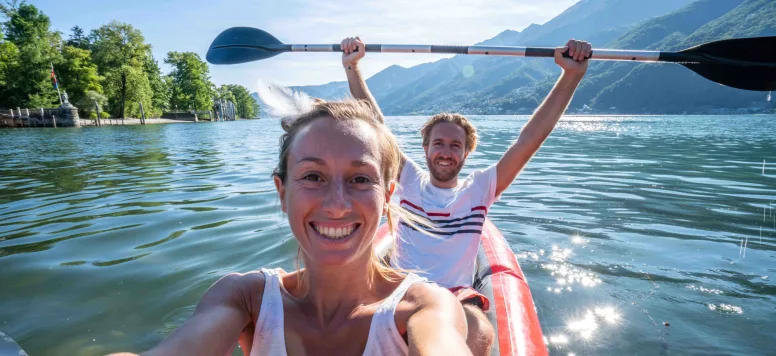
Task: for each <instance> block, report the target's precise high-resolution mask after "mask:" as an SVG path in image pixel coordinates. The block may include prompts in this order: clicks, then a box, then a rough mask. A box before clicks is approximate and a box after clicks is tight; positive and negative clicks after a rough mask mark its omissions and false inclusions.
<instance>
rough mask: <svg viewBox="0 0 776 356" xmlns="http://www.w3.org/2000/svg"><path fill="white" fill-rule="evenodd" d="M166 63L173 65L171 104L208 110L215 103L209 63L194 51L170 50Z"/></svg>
mask: <svg viewBox="0 0 776 356" xmlns="http://www.w3.org/2000/svg"><path fill="white" fill-rule="evenodd" d="M164 62H165V63H167V64H169V65H171V66H172V67H173V69H172V71H171V72H170V74H169V77H170V78H171V82H172V87H171V88H172V90H171V97H170V104H171V105H174V106H177V107H178V108H180V109H184V110H185V109H195V110H208V109H210V108H211V107H212V105H213V96H214V95H215V94H216V93H214V90H213V83H211V82H210V70H209V69H208V65H207V63H205V62H203V61H202V59H201V58H200V57H199V55H197V54H196V53H193V52H183V53H180V52H169V53H167V59H165V60H164Z"/></svg>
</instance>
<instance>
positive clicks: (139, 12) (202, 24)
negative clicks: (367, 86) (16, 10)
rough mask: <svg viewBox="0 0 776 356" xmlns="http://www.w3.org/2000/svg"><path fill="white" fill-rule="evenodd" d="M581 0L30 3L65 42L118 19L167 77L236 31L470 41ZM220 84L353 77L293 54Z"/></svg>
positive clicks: (221, 69)
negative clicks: (138, 35) (179, 60)
mask: <svg viewBox="0 0 776 356" xmlns="http://www.w3.org/2000/svg"><path fill="white" fill-rule="evenodd" d="M577 1H578V0H542V1H539V0H378V1H373V0H341V1H325V0H221V1H213V0H129V1H127V0H108V1H106V0H28V1H27V2H28V3H29V4H33V5H35V6H37V7H38V8H40V9H41V10H42V11H43V12H44V13H45V14H46V15H48V16H49V18H51V24H52V28H53V29H54V30H58V31H60V32H62V33H63V37H64V38H67V37H68V36H69V34H70V29H71V28H72V27H73V26H76V25H77V26H80V27H81V28H83V29H84V30H85V32H87V33H88V32H89V31H91V30H92V29H95V28H97V27H99V26H101V25H104V24H106V23H108V22H110V21H111V20H118V21H122V22H126V23H129V24H131V25H133V26H135V27H136V28H138V29H139V30H140V31H142V33H143V35H144V36H145V39H146V42H148V43H150V44H151V45H152V46H153V54H154V57H156V59H157V60H158V61H159V63H160V65H161V67H162V71H163V72H167V71H169V66H167V65H165V64H164V63H163V62H164V58H166V57H167V52H169V51H179V52H184V51H191V52H195V53H197V54H199V55H200V57H201V58H202V59H203V60H204V58H205V53H207V48H208V46H209V45H210V43H211V42H212V41H213V39H215V37H216V36H217V35H218V34H219V33H221V31H223V30H225V29H227V28H229V27H233V26H250V27H256V28H260V29H262V30H265V31H267V32H269V33H271V34H272V35H274V36H275V37H277V38H278V39H280V40H281V41H282V42H283V43H287V44H320V43H326V44H329V43H339V42H340V41H341V40H342V39H343V38H345V37H349V36H360V37H361V38H362V39H363V40H364V42H365V43H367V45H368V44H369V43H381V44H438V45H445V44H447V45H453V44H456V45H468V44H474V43H477V42H480V41H483V40H486V39H489V38H491V37H494V36H495V35H497V34H499V33H500V32H502V31H504V30H506V29H512V30H517V31H519V30H522V29H524V28H525V27H527V26H528V25H530V24H531V23H537V24H542V23H544V22H547V21H548V20H550V19H552V18H553V17H555V16H556V15H558V14H560V13H561V12H563V10H565V9H567V8H568V7H569V6H571V5H573V4H574V3H576V2H577ZM440 58H443V56H441V55H431V54H395V53H391V54H388V53H386V54H380V53H370V54H369V55H367V58H365V59H364V60H362V62H361V63H360V67H361V69H362V72H363V73H364V74H365V75H366V76H367V77H369V76H371V75H373V74H375V73H377V72H379V71H380V70H382V69H385V68H386V67H388V66H391V65H394V64H398V65H401V66H404V67H409V66H413V65H417V64H420V63H424V62H432V61H435V60H438V59H440ZM210 74H211V80H212V81H213V83H215V84H216V85H221V84H240V85H243V86H245V87H247V88H248V89H249V90H251V91H255V89H256V86H257V83H258V80H259V79H262V80H271V81H274V82H276V83H278V84H281V85H286V86H291V85H315V84H324V83H328V82H332V81H342V80H345V76H344V73H343V71H342V64H341V60H340V55H338V54H335V53H285V54H281V55H279V56H276V57H273V58H270V59H267V60H263V61H258V62H251V63H246V64H239V65H228V66H225V65H210Z"/></svg>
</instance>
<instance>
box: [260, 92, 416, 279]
mask: <svg viewBox="0 0 776 356" xmlns="http://www.w3.org/2000/svg"><path fill="white" fill-rule="evenodd" d="M322 117H330V118H332V119H334V120H335V121H338V122H355V121H360V122H364V123H366V124H368V125H369V126H370V127H371V128H372V129H373V130H375V133H376V135H375V137H376V138H377V141H378V142H377V143H378V145H379V152H380V173H381V175H382V176H381V179H382V183H383V188H384V189H386V190H388V189H390V184H391V182H393V181H394V178H395V177H396V176H397V175H398V173H399V166H400V164H401V151H400V150H399V143H398V141H397V140H396V137H395V136H394V135H393V133H391V131H390V130H389V129H388V128H387V127H386V126H385V125H384V124H383V123H382V122H380V121H379V118H378V116H377V113H376V112H375V110H373V108H372V106H371V105H370V104H369V103H368V102H366V101H363V100H355V99H346V100H342V101H333V102H324V101H321V100H316V103H315V104H314V105H313V109H312V110H311V111H308V112H306V113H304V114H302V115H300V116H298V117H296V118H292V119H291V120H283V121H282V126H283V130H284V131H285V133H284V134H283V135H281V136H280V153H279V156H278V166H277V167H276V168H275V170H274V171H273V173H272V174H273V175H274V176H276V177H278V178H279V179H280V181H281V182H283V184H285V182H286V178H287V174H288V155H289V152H290V150H291V145H292V143H293V142H294V138H295V137H296V135H297V134H298V133H299V131H301V129H302V128H304V127H305V126H307V125H309V124H310V123H311V122H313V121H314V120H316V119H318V118H322ZM387 203H388V210H387V211H386V218H387V220H388V221H387V223H388V226H389V230H390V232H391V237H394V236H395V229H394V227H395V226H396V225H395V223H396V222H398V221H396V220H394V219H395V218H399V219H402V220H403V221H405V222H406V223H408V224H410V225H411V226H414V227H417V226H418V225H423V226H428V227H430V222H429V221H427V220H424V219H423V218H421V217H418V216H416V215H413V214H410V213H408V212H406V211H405V210H403V209H402V208H401V207H399V206H398V205H397V204H396V203H393V202H390V201H389V202H387ZM299 251H300V252H301V248H300V250H299ZM390 251H391V252H390V253H391V254H395V249H391V250H390ZM370 253H371V258H370V261H371V262H370V267H369V276H368V282H369V283H370V284H371V283H372V282H373V281H374V275H375V273H377V274H379V275H380V276H381V277H382V278H384V279H386V280H389V281H396V280H399V279H400V278H403V277H404V276H405V275H406V273H407V272H408V271H406V270H402V269H398V268H394V267H391V266H389V265H388V264H386V263H384V261H383V260H382V259H381V257H380V256H377V255H376V254H375V251H374V248H372V249H371V251H370ZM386 257H387V258H389V259H393V258H395V257H396V256H395V255H393V256H386ZM297 265H298V266H297V267H298V269H299V270H300V274H301V273H302V272H301V271H302V269H301V268H300V267H301V264H300V263H299V260H298V258H297ZM303 280H304V278H299V281H300V283H302V281H303Z"/></svg>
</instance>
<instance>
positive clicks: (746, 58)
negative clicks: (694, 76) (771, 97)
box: [679, 37, 776, 91]
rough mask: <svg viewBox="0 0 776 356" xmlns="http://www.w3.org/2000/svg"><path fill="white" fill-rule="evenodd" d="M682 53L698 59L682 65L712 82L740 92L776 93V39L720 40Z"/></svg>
mask: <svg viewBox="0 0 776 356" xmlns="http://www.w3.org/2000/svg"><path fill="white" fill-rule="evenodd" d="M679 53H682V54H689V55H693V56H694V57H699V59H701V60H700V61H698V62H694V61H693V62H689V63H682V65H684V66H685V67H687V68H689V69H691V70H692V71H694V72H695V73H698V74H700V75H701V76H703V77H704V78H706V79H709V80H711V81H714V82H717V83H720V84H723V85H727V86H730V87H733V88H738V89H746V90H757V91H770V90H776V37H753V38H740V39H729V40H721V41H715V42H710V43H706V44H702V45H700V46H697V47H693V48H688V49H686V50H684V51H681V52H679Z"/></svg>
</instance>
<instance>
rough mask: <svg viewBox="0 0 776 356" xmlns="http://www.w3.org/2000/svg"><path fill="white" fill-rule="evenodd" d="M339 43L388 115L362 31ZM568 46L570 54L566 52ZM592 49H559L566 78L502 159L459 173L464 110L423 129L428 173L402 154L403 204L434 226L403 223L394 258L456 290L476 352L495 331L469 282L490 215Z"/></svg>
mask: <svg viewBox="0 0 776 356" xmlns="http://www.w3.org/2000/svg"><path fill="white" fill-rule="evenodd" d="M341 48H342V50H343V55H342V64H343V66H344V68H345V72H346V74H347V77H348V84H349V86H350V92H351V94H352V95H353V96H354V97H355V98H357V99H363V100H367V101H369V102H370V103H371V104H372V106H373V107H374V108H375V110H376V111H377V112H378V114H379V115H378V116H379V118H380V120H383V116H382V113H381V112H380V109H379V107H378V106H377V103H376V102H375V100H374V98H373V97H372V94H371V93H370V92H369V89H368V88H367V85H366V82H365V81H364V78H363V77H362V76H361V73H360V71H359V69H358V62H359V61H360V60H361V58H363V57H364V55H365V53H366V51H365V50H363V49H364V48H366V47H365V45H364V43H363V42H362V41H361V39H359V38H358V37H356V38H346V39H345V40H343V41H342V44H341ZM356 49H359V50H358V51H356ZM566 50H568V51H569V55H570V56H571V58H564V57H563V56H562V53H563V52H565V51H566ZM591 52H592V47H591V45H590V44H589V43H587V42H584V41H576V40H570V41H569V42H568V43H567V44H566V46H564V47H562V48H556V49H555V63H557V64H558V65H559V66H560V67H561V69H562V73H561V75H560V78H558V81H557V82H556V83H555V86H554V87H553V88H552V90H551V91H550V93H549V95H548V96H547V98H546V99H545V100H544V102H543V103H542V104H541V105H540V106H539V108H538V109H537V110H536V111H535V112H534V114H533V116H532V117H531V119H530V120H529V121H528V123H527V124H526V125H525V126H524V127H523V129H522V131H521V132H520V136H519V137H518V138H517V141H516V142H515V143H514V144H512V146H511V147H510V148H509V149H508V150H507V151H506V153H504V155H503V156H502V157H501V159H500V160H499V161H498V163H496V164H494V165H492V166H490V167H488V168H486V169H483V170H478V171H475V172H473V173H472V174H471V175H469V176H468V177H466V179H463V180H459V179H458V173H459V172H460V171H461V168H463V164H464V163H465V162H466V158H467V157H468V155H469V154H470V153H471V152H473V151H474V149H475V148H476V146H477V130H476V129H475V127H474V126H473V125H472V124H471V122H469V120H467V119H466V118H465V117H464V116H462V115H458V114H448V113H444V114H438V115H436V116H434V117H432V118H431V119H430V120H428V121H427V122H426V124H425V125H424V126H423V128H422V129H421V135H422V136H423V150H424V151H425V155H426V166H427V167H428V173H427V172H424V171H423V170H422V169H421V168H420V167H419V166H418V165H417V164H416V163H415V162H413V161H412V160H411V159H410V158H409V157H407V156H406V155H404V154H402V156H403V159H402V169H401V170H400V174H399V177H397V178H398V181H399V190H398V196H399V199H400V201H401V203H400V204H401V206H402V207H403V208H405V209H406V210H408V211H409V212H411V213H414V214H416V215H419V216H421V217H424V218H427V219H429V220H431V221H432V222H433V224H434V225H435V226H436V229H435V230H430V231H428V232H423V231H419V230H418V229H416V228H413V227H411V226H410V225H408V224H403V223H402V224H400V225H399V229H398V233H399V236H400V237H401V238H399V239H397V241H396V249H397V256H398V258H397V260H396V261H392V263H394V264H395V265H396V266H397V267H401V268H406V269H411V270H419V271H424V272H426V276H427V277H428V278H429V279H430V280H432V281H434V282H436V283H438V284H439V285H441V286H444V287H447V288H449V289H450V290H451V291H452V292H453V293H454V294H456V296H457V297H458V299H459V300H461V303H462V304H463V306H464V312H465V314H466V319H467V323H468V327H469V330H468V335H467V344H468V346H469V348H470V349H471V351H472V353H473V354H475V355H486V354H489V353H490V348H491V346H492V344H493V339H494V335H493V327H492V326H491V325H490V323H489V322H488V320H487V318H486V317H485V314H484V313H483V310H487V309H488V304H489V302H488V300H487V298H485V297H484V296H482V295H481V294H479V293H477V292H476V291H475V290H474V289H472V288H471V286H472V282H473V276H474V267H475V262H476V258H477V250H478V247H479V243H480V237H481V235H482V225H483V222H484V221H485V215H486V214H487V210H488V208H489V207H490V206H491V204H493V203H494V202H495V201H496V200H498V199H499V197H500V196H501V193H502V192H504V191H505V190H506V189H507V188H508V187H509V185H510V184H512V181H514V180H515V178H516V177H517V175H518V173H520V171H521V170H522V169H523V167H525V165H526V164H527V163H528V161H529V160H530V159H531V157H533V155H534V154H535V153H536V151H538V150H539V148H540V147H541V145H542V143H543V142H544V140H545V139H546V138H547V136H549V135H550V133H551V132H552V130H553V129H554V128H555V125H556V124H557V123H558V120H560V117H561V115H562V114H563V112H564V111H565V110H566V107H567V106H568V104H569V102H570V101H571V97H572V96H573V94H574V91H575V90H576V88H577V86H578V85H579V83H580V81H581V80H582V77H583V76H584V74H585V71H586V70H587V59H586V58H589V57H590V54H591ZM429 232H430V233H431V234H433V236H430V235H429Z"/></svg>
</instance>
